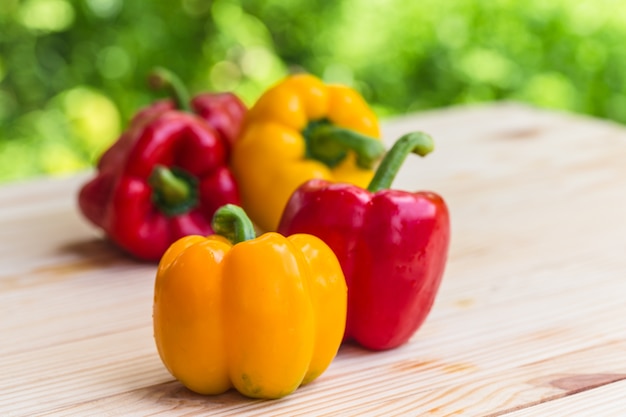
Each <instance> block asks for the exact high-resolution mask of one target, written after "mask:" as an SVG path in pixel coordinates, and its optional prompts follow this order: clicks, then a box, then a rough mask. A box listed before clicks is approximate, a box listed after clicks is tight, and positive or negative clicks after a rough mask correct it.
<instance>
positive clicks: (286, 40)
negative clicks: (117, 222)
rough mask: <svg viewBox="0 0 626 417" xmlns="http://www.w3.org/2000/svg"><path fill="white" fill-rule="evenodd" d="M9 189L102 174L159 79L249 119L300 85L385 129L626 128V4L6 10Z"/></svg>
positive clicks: (31, 3) (2, 52)
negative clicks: (510, 107) (212, 96)
mask: <svg viewBox="0 0 626 417" xmlns="http://www.w3.org/2000/svg"><path fill="white" fill-rule="evenodd" d="M1 1H2V4H1V5H0V181H8V180H15V179H21V178H26V177H31V176H36V175H42V174H56V173H64V172H74V171H78V170H81V169H85V168H87V167H89V166H90V165H92V164H93V163H94V162H95V161H96V159H97V157H98V156H99V155H100V154H101V152H102V151H103V150H104V149H105V148H106V147H108V146H109V145H110V144H111V143H112V142H113V141H114V140H115V139H116V138H117V136H118V135H119V134H120V132H121V131H122V130H123V129H124V127H125V126H126V123H127V122H128V120H129V119H130V117H131V116H132V115H133V113H134V112H135V111H136V110H138V109H139V108H140V107H142V106H145V105H146V104H148V103H149V102H151V101H153V100H155V99H156V98H158V95H157V94H155V93H154V92H152V91H150V90H149V89H148V88H147V86H146V77H147V75H148V73H149V71H150V69H151V68H153V67H154V66H157V65H158V66H166V67H168V68H170V69H171V70H173V71H174V72H176V73H177V74H178V75H179V76H181V78H182V79H183V80H185V82H186V83H187V85H188V86H189V88H190V90H191V91H192V92H200V91H223V90H231V91H235V92H236V93H238V94H239V95H240V96H241V97H242V98H243V99H244V101H245V102H246V103H248V104H252V103H253V102H254V100H255V99H256V98H257V97H258V95H259V94H261V92H262V91H263V90H264V89H266V88H267V87H268V86H269V85H271V84H272V83H274V82H276V81H277V80H278V79H280V78H281V77H283V76H284V75H285V74H287V73H289V72H290V71H292V70H305V71H309V72H311V73H313V74H315V75H317V76H319V77H321V78H323V79H324V80H326V81H329V82H341V83H346V84H349V85H352V86H353V87H355V88H357V89H358V90H359V91H360V92H361V93H362V94H363V95H364V96H365V98H366V99H367V100H368V101H369V102H370V103H371V105H372V107H373V108H374V109H375V110H376V112H377V113H378V115H379V116H380V117H386V116H389V115H395V114H402V113H407V112H413V111H419V110H423V109H430V108H438V107H445V106H450V105H456V104H462V103H473V102H486V101H492V100H503V99H507V100H517V101H521V102H526V103H530V104H533V105H536V106H539V107H545V108H557V109H563V110H568V111H573V112H579V113H584V114H589V115H593V116H597V117H603V118H608V119H612V120H615V121H617V122H626V75H625V74H626V72H625V71H624V70H623V69H624V67H625V64H626V50H625V49H624V48H622V47H621V44H622V42H621V41H622V40H623V39H625V36H624V35H626V3H622V2H621V0H593V1H592V0H580V1H577V0H552V1H549V2H546V1H543V0H526V1H524V2H522V1H516V0H493V1H489V2H487V1H481V0H448V1H441V0H421V1H407V0H404V1H400V0H385V1H383V0H368V1H357V0H337V1H334V2H330V1H321V0H310V1H297V0H280V1H279V0H268V1H265V2H255V1H250V0H214V1H209V0H205V1H202V0H182V1H181V0H178V1H176V0H175V1H163V0H155V1H124V0H1Z"/></svg>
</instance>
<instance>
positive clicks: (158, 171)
mask: <svg viewBox="0 0 626 417" xmlns="http://www.w3.org/2000/svg"><path fill="white" fill-rule="evenodd" d="M150 185H151V186H152V188H153V189H154V190H158V192H159V193H160V196H161V200H162V201H163V202H164V203H165V204H167V205H170V206H174V205H177V204H180V203H182V202H183V201H185V200H187V199H188V198H189V196H190V194H191V190H190V189H189V184H188V183H187V182H186V181H185V180H183V179H182V178H180V177H178V176H176V174H174V173H173V172H172V171H171V170H170V169H169V168H167V167H165V166H163V165H156V166H155V167H154V169H153V170H152V175H150Z"/></svg>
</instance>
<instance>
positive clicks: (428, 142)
mask: <svg viewBox="0 0 626 417" xmlns="http://www.w3.org/2000/svg"><path fill="white" fill-rule="evenodd" d="M434 148H435V143H434V142H433V139H432V138H431V137H430V136H429V135H427V134H426V133H423V132H412V133H407V134H406V135H404V136H402V137H401V138H400V139H398V140H397V141H396V143H395V144H394V145H393V146H392V147H391V149H390V150H389V152H387V154H386V155H385V157H384V158H383V160H382V161H381V162H380V165H379V166H378V169H377V170H376V173H375V174H374V178H372V181H371V182H370V184H369V185H368V187H367V190H368V191H370V192H376V191H380V190H383V189H388V188H391V184H392V183H393V180H394V179H395V178H396V175H398V171H400V167H401V166H402V164H403V163H404V160H405V159H406V158H407V156H408V155H409V154H410V153H414V154H417V155H419V156H426V155H428V154H429V153H430V152H432V151H433V149H434Z"/></svg>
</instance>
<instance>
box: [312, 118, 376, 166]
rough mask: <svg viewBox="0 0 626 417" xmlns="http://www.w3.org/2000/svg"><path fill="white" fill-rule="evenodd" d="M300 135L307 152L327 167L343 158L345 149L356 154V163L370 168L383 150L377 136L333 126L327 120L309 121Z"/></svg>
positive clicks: (345, 153)
mask: <svg viewBox="0 0 626 417" xmlns="http://www.w3.org/2000/svg"><path fill="white" fill-rule="evenodd" d="M303 135H304V137H305V139H306V141H307V156H308V157H310V158H313V159H317V160H318V161H321V162H323V163H325V164H326V165H328V166H329V167H331V168H332V167H334V166H336V165H337V164H339V163H340V162H341V161H343V159H344V158H345V157H346V155H347V152H348V151H353V152H354V153H355V154H356V164H357V166H358V167H360V168H363V169H371V168H372V167H373V166H374V164H375V163H376V161H378V160H379V159H380V157H381V156H382V155H383V154H384V153H385V147H384V145H383V144H382V142H381V141H380V140H377V139H374V138H371V137H369V136H365V135H363V134H361V133H358V132H355V131H354V130H350V129H346V128H343V127H339V126H335V125H333V124H332V123H330V122H329V121H327V120H320V121H316V122H312V123H310V124H309V126H308V127H307V128H306V129H305V131H304V132H303Z"/></svg>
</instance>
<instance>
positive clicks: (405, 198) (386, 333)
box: [278, 133, 450, 350]
mask: <svg viewBox="0 0 626 417" xmlns="http://www.w3.org/2000/svg"><path fill="white" fill-rule="evenodd" d="M432 149H433V142H432V139H431V138H430V136H428V135H425V134H423V133H411V134H408V135H405V136H403V137H402V138H400V139H399V140H398V141H397V142H396V143H395V145H394V146H393V147H392V148H391V150H390V151H389V152H388V153H387V155H386V156H385V158H384V159H383V160H382V161H381V164H380V166H379V167H378V169H377V171H376V174H375V176H374V178H373V179H372V181H371V183H370V185H369V186H368V189H367V190H364V189H362V188H359V187H356V186H353V185H348V184H343V183H331V182H329V181H326V180H320V179H313V180H309V181H308V182H305V183H304V184H303V185H301V186H300V187H299V188H298V189H296V191H295V192H294V193H293V194H292V196H291V198H290V200H289V202H288V203H287V206H286V208H285V210H284V212H283V215H282V217H281V221H280V224H279V227H278V232H279V233H282V234H284V235H291V234H294V233H308V234H313V235H315V236H317V237H319V238H321V239H322V240H323V241H324V242H326V244H327V245H328V246H330V248H331V249H332V250H333V251H334V252H335V254H336V255H337V258H338V259H339V262H340V263H341V266H342V269H343V272H344V275H345V277H346V282H347V285H348V317H347V325H346V331H345V334H344V340H351V339H352V340H355V341H356V342H357V343H359V344H361V345H362V346H364V347H366V348H369V349H373V350H383V349H390V348H394V347H397V346H399V345H401V344H403V343H405V342H407V341H408V340H409V338H410V337H411V336H412V335H413V334H414V333H415V331H416V330H417V329H418V328H419V327H420V326H421V325H422V323H423V322H424V320H425V319H426V317H427V315H428V314H429V312H430V310H431V308H432V305H433V303H434V300H435V296H436V294H437V292H438V289H439V285H440V282H441V278H442V276H443V272H444V268H445V264H446V260H447V254H448V246H449V240H450V221H449V213H448V209H447V206H446V204H445V202H444V200H443V199H442V198H441V197H440V196H439V195H437V194H435V193H433V192H425V191H423V192H415V193H411V192H406V191H398V190H391V189H389V187H390V186H391V183H392V181H393V179H394V177H395V176H396V174H397V172H398V170H399V168H400V166H401V165H402V162H403V161H404V159H405V158H406V157H407V156H408V154H409V153H411V152H414V153H417V154H418V155H421V156H424V155H426V154H427V153H429V152H430V151H431V150H432Z"/></svg>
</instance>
